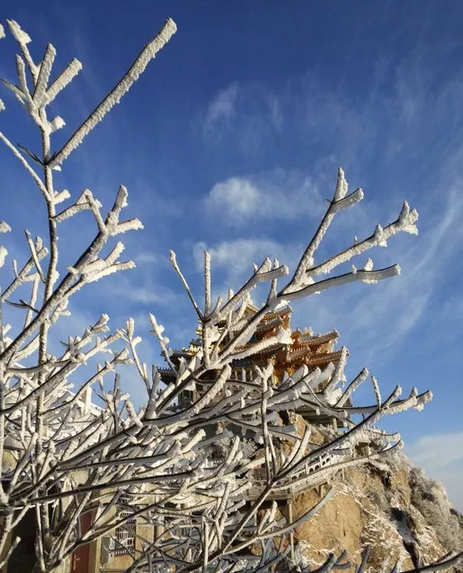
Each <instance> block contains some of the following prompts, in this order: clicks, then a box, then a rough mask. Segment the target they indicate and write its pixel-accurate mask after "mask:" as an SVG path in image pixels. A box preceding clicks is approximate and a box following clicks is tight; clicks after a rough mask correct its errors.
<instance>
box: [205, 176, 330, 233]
mask: <svg viewBox="0 0 463 573" xmlns="http://www.w3.org/2000/svg"><path fill="white" fill-rule="evenodd" d="M205 203H206V208H207V210H208V211H209V212H210V213H211V214H213V215H216V216H219V217H221V218H222V219H223V220H224V221H226V222H228V223H231V224H233V225H247V224H248V223H249V221H250V220H253V221H260V220H269V219H286V220H291V219H295V218H298V217H301V216H305V217H307V216H311V217H312V216H314V215H317V214H319V212H320V207H321V205H322V202H321V200H320V193H319V190H318V187H317V186H316V184H315V183H314V181H313V179H312V178H311V177H310V176H309V175H304V174H302V173H299V172H295V171H293V172H287V171H285V170H282V169H279V170H275V171H273V172H271V173H266V174H260V175H251V176H247V177H232V178H230V179H226V180H225V181H222V182H220V183H216V184H215V185H214V186H213V187H212V189H211V191H210V192H209V194H208V196H207V198H206V201H205Z"/></svg>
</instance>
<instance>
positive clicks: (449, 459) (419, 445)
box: [405, 432, 463, 511]
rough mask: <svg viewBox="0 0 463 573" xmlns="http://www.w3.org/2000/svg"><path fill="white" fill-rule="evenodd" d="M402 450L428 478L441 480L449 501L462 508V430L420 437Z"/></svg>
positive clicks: (459, 508) (462, 509)
mask: <svg viewBox="0 0 463 573" xmlns="http://www.w3.org/2000/svg"><path fill="white" fill-rule="evenodd" d="M405 451H406V453H407V455H408V457H409V458H410V459H411V460H412V462H413V463H414V464H416V465H418V466H420V467H422V468H423V469H424V470H425V472H426V474H427V475H428V476H429V477H431V478H433V479H438V480H439V481H442V483H443V484H444V486H445V488H446V490H447V493H448V496H449V499H450V501H451V502H452V504H453V505H454V506H455V507H456V508H457V509H458V510H459V511H463V485H462V484H463V432H454V433H442V434H430V435H427V436H422V437H421V438H419V439H418V440H417V441H416V442H415V443H414V444H411V445H407V447H406V450H405Z"/></svg>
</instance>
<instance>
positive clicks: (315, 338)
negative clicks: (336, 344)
mask: <svg viewBox="0 0 463 573" xmlns="http://www.w3.org/2000/svg"><path fill="white" fill-rule="evenodd" d="M338 338H339V332H338V331H337V330H336V329H333V330H330V331H329V332H326V333H325V334H311V333H305V334H302V335H301V336H300V338H299V340H300V342H304V343H306V344H308V345H311V346H313V345H318V344H324V343H325V342H331V340H336V339H338Z"/></svg>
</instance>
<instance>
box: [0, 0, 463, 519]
mask: <svg viewBox="0 0 463 573" xmlns="http://www.w3.org/2000/svg"><path fill="white" fill-rule="evenodd" d="M17 4H18V3H17V2H11V1H9V0H4V1H3V2H2V17H3V19H4V18H13V19H16V20H17V21H18V22H19V23H20V24H21V25H22V27H23V28H24V29H25V30H26V31H28V32H29V33H30V35H31V36H32V38H33V44H32V48H31V49H32V52H33V54H34V55H35V56H36V57H38V56H39V55H41V54H42V51H43V49H44V46H45V43H46V42H47V41H51V42H52V43H53V44H54V45H55V47H56V48H57V50H58V57H57V64H56V65H57V69H59V67H62V66H63V65H64V64H65V63H67V62H68V61H69V60H70V59H71V57H73V56H75V57H77V58H78V59H79V60H80V61H81V62H82V63H83V65H84V70H83V72H82V73H81V74H80V75H79V77H78V78H77V79H76V80H74V82H73V84H72V86H71V87H70V88H68V89H67V90H66V92H64V93H63V94H62V95H61V96H60V97H59V99H58V100H57V101H56V105H55V107H54V110H55V111H56V113H57V114H59V115H61V116H62V117H63V118H64V119H65V121H66V123H67V126H66V128H64V129H63V130H62V132H58V133H57V134H56V138H55V145H56V147H58V146H59V145H60V143H63V142H64V140H65V138H66V135H69V132H70V130H72V129H73V128H75V127H77V126H78V125H79V122H80V121H82V120H83V119H85V117H86V115H87V114H88V113H89V112H90V111H91V110H92V109H93V107H94V106H95V105H96V104H97V103H98V101H99V100H100V99H101V98H102V96H103V95H104V94H105V93H106V91H107V90H108V89H110V88H111V87H112V86H113V85H114V83H115V82H116V81H117V80H118V79H119V77H120V75H121V74H122V73H123V72H124V71H125V69H126V68H127V66H128V65H129V64H130V63H131V62H132V61H133V59H134V57H135V56H136V55H137V54H138V52H139V51H140V49H141V47H142V46H143V45H144V44H145V43H146V42H147V41H148V40H149V39H150V38H151V37H152V36H153V35H154V34H155V33H156V32H157V31H158V29H159V28H160V26H161V25H162V23H163V22H164V20H165V19H166V18H167V17H168V16H170V17H172V18H173V19H174V20H175V21H176V22H177V24H178V32H177V34H176V35H175V36H174V38H173V39H172V40H171V42H170V43H169V44H168V46H167V47H166V48H165V49H164V50H163V51H162V52H161V53H160V54H159V56H158V58H157V59H156V60H155V61H154V62H152V63H151V64H150V66H149V68H148V70H147V72H146V73H145V75H144V76H143V77H142V79H141V80H140V81H139V82H138V83H137V84H136V85H135V86H134V87H133V88H132V90H131V91H130V92H129V94H128V95H127V96H126V98H124V100H123V102H122V104H121V105H120V106H118V107H117V108H116V109H114V110H113V111H112V112H111V114H110V115H109V116H108V117H107V118H106V119H105V121H104V122H103V123H102V124H101V125H99V126H98V129H96V130H95V131H94V132H92V133H91V134H90V135H89V136H88V138H87V140H86V144H85V145H84V146H83V147H81V148H79V149H78V150H77V151H75V152H74V154H73V155H72V156H71V158H70V159H69V160H68V161H67V162H66V164H65V166H64V169H63V172H62V174H61V175H59V177H57V180H56V182H57V185H58V186H62V187H63V188H67V189H69V190H70V192H71V194H72V195H73V196H76V195H77V194H79V193H80V192H81V191H82V189H84V188H85V187H89V188H90V189H91V190H92V191H93V193H94V194H95V195H96V196H97V197H98V198H100V200H102V202H103V203H104V205H105V206H109V205H110V203H111V199H112V197H113V196H114V194H115V192H116V190H117V187H118V185H119V184H120V183H123V184H125V185H127V187H128V189H129V193H130V196H129V203H130V207H129V211H130V214H131V215H132V216H138V217H139V218H140V219H142V221H143V223H144V225H145V230H144V231H143V232H141V233H140V232H139V233H136V234H132V236H128V237H127V240H126V241H125V242H126V246H127V253H128V254H129V255H130V256H131V257H132V258H134V259H135V260H136V261H137V263H138V268H137V269H136V270H134V271H131V272H130V273H126V274H124V275H121V276H119V277H117V279H115V280H114V281H112V282H109V281H107V282H106V284H103V283H101V282H99V283H97V284H96V285H92V286H91V287H90V288H88V289H87V291H86V292H85V293H82V296H81V297H80V298H78V299H76V301H75V305H74V315H73V318H72V319H69V320H68V322H67V323H66V324H64V323H63V326H62V327H60V328H61V329H62V333H63V336H64V334H65V333H66V332H67V330H72V329H74V328H76V327H77V328H78V327H82V326H85V325H86V324H87V323H88V322H90V321H91V320H92V319H93V318H95V317H96V316H97V315H98V313H99V312H102V311H105V312H108V313H109V314H110V315H111V317H112V322H113V324H114V325H115V326H117V325H119V324H121V323H123V320H124V318H126V317H127V316H130V315H131V316H133V317H134V318H135V319H136V320H137V324H138V327H139V328H140V330H142V331H146V330H147V329H148V321H147V314H148V312H153V313H154V314H156V316H157V317H158V318H159V320H160V322H162V323H163V324H165V325H166V329H167V331H168V335H169V337H170V339H171V340H172V343H173V345H175V346H180V345H182V344H185V343H187V342H188V340H189V339H190V337H191V334H192V330H193V327H194V326H195V317H194V314H193V312H192V311H191V309H190V308H189V306H188V303H187V300H186V299H185V298H184V296H183V293H182V290H181V286H180V285H179V283H178V282H177V280H176V277H175V276H174V274H173V272H172V271H171V269H170V267H169V264H168V250H169V249H171V248H172V249H174V250H175V251H176V252H177V255H178V259H179V261H180V263H181V264H182V268H183V270H184V272H185V274H186V275H187V276H188V279H189V280H190V282H191V284H192V285H193V286H194V288H196V289H197V292H198V293H200V288H201V277H202V273H201V259H202V250H203V248H204V246H207V248H209V249H210V251H211V253H212V264H213V279H214V284H215V290H216V292H217V293H218V292H223V290H224V289H225V288H226V287H227V286H231V287H236V286H238V285H239V284H240V281H241V280H243V279H244V278H245V277H246V276H247V274H248V273H249V272H250V268H251V263H252V262H259V261H260V260H261V259H262V258H263V257H265V256H277V257H278V258H279V260H280V261H283V262H286V263H287V264H289V265H290V266H291V267H292V268H294V265H295V263H296V261H297V256H298V253H300V252H301V250H302V249H303V247H304V244H305V242H306V241H307V239H309V238H310V236H311V232H313V230H314V228H315V226H316V224H317V222H318V219H319V217H320V216H321V214H322V213H323V209H324V206H325V202H324V200H325V199H327V198H329V197H330V196H331V195H332V192H333V190H334V185H335V180H336V171H337V167H338V166H342V167H343V168H344V169H345V171H346V176H347V179H348V181H349V183H350V186H351V189H354V188H356V187H358V186H360V187H362V188H363V189H364V190H365V194H366V198H365V200H364V202H363V203H362V204H361V206H358V207H355V208H354V209H352V210H350V211H349V212H347V213H343V214H341V215H340V216H339V220H336V221H335V223H334V224H333V226H332V229H331V231H330V235H329V237H328V238H327V244H326V249H325V250H324V251H323V252H325V253H330V252H334V251H335V249H337V248H340V247H342V246H348V244H350V242H351V240H352V238H353V236H354V235H357V236H358V237H363V236H366V235H367V234H370V233H371V231H372V230H373V228H374V225H375V224H376V223H377V222H380V223H382V224H387V223H389V222H391V221H392V220H393V219H395V217H396V215H397V214H398V212H399V210H400V206H401V203H402V201H403V200H404V199H406V200H407V201H408V202H409V203H410V205H411V206H412V207H415V208H417V209H418V211H419V213H420V221H419V229H420V235H419V236H418V237H412V236H408V235H407V236H397V237H395V238H393V239H392V240H391V242H390V247H389V248H388V249H380V250H379V252H377V253H376V252H375V253H373V255H374V257H373V258H374V260H375V262H376V263H377V266H379V265H381V264H386V265H387V264H392V263H393V262H399V263H400V264H401V267H402V275H401V276H400V277H399V278H394V279H391V280H389V281H386V282H384V283H381V284H379V285H376V286H370V285H363V284H361V285H352V286H350V287H349V286H348V287H346V288H343V289H342V290H336V291H332V292H329V293H325V294H322V295H320V296H318V297H312V299H310V300H307V301H302V302H300V303H299V304H295V305H294V323H295V324H296V325H300V326H312V327H313V328H314V330H316V331H320V332H322V331H326V330H329V329H331V328H333V327H335V328H337V329H338V331H339V332H340V333H341V343H342V344H344V345H346V346H347V347H348V348H349V350H350V354H351V356H350V359H349V368H348V374H350V376H354V375H355V374H356V373H357V372H358V370H359V369H360V368H361V367H362V366H364V365H366V366H368V367H369V369H370V371H371V372H372V373H373V374H374V375H375V376H376V377H377V378H378V380H379V382H380V384H381V385H382V388H383V391H384V393H385V394H386V393H387V392H388V390H391V389H392V388H393V386H394V385H395V384H396V383H400V384H401V385H402V386H403V387H404V390H405V391H407V390H409V389H410V388H411V387H412V386H414V385H416V386H417V387H418V388H419V389H420V390H425V389H431V390H432V391H433V393H434V401H433V402H432V403H431V404H429V405H428V406H427V407H426V408H425V410H424V411H423V412H419V413H418V412H414V411H412V412H409V413H406V414H403V415H401V416H397V417H394V418H392V419H391V420H388V421H386V422H385V423H384V424H383V427H385V428H387V429H388V430H392V429H397V430H399V431H400V432H401V433H402V436H403V438H404V440H405V442H406V452H407V453H408V454H409V455H410V456H411V457H412V459H413V460H414V461H416V462H417V463H419V464H422V465H424V467H425V469H426V470H427V473H428V475H430V476H431V477H435V478H437V479H442V480H443V481H444V483H445V484H446V486H447V488H448V491H449V495H450V497H451V499H452V501H453V502H454V503H455V504H456V505H457V507H459V509H460V510H463V487H462V486H461V484H462V483H463V416H462V408H463V389H462V388H463V385H462V366H463V364H462V358H461V352H460V348H461V340H462V335H463V326H462V319H463V297H462V295H461V292H462V282H463V259H462V256H461V255H462V244H463V243H462V240H463V227H462V225H461V221H462V216H463V163H462V159H463V130H462V127H463V66H462V62H463V39H462V37H461V29H462V28H463V10H461V3H460V2H458V1H457V0H454V1H445V0H440V1H439V3H437V2H428V1H427V0H420V2H416V1H407V0H403V1H402V2H379V1H371V0H369V1H361V0H358V1H356V2H349V3H348V2H343V1H341V0H339V1H334V0H333V1H332V2H329V3H326V2H323V1H321V0H320V1H318V0H312V1H311V2H302V1H294V2H292V3H290V4H288V3H283V2H277V1H273V0H272V1H268V0H267V1H265V2H264V1H257V0H256V1H254V2H244V1H241V0H235V1H234V2H228V3H222V2H212V1H209V2H188V3H187V2H183V3H180V2H163V1H157V2H155V3H153V2H147V1H143V2H142V1H136V0H135V1H133V2H122V1H117V2H115V1H113V2H110V1H102V0H100V1H96V2H87V1H80V2H69V1H63V0H61V1H60V2H57V1H48V2H46V3H40V4H37V3H36V2H33V1H32V0H25V1H23V2H22V3H21V4H20V5H17ZM15 49H16V48H15V45H14V43H13V41H12V39H11V37H10V38H8V39H7V40H2V42H1V43H0V75H1V77H7V78H9V79H14V53H15ZM60 64H61V66H60ZM1 97H2V99H3V100H4V101H5V104H6V106H7V112H6V113H2V114H1V117H0V124H1V128H0V129H1V130H2V131H4V132H5V133H6V134H7V135H9V136H11V138H12V140H13V141H15V142H16V141H18V142H20V143H23V144H25V145H26V146H28V147H29V148H31V149H36V148H37V146H38V141H37V139H36V137H35V134H34V133H33V132H32V131H31V129H30V125H29V123H28V118H27V117H26V115H25V114H24V113H22V110H21V109H19V106H18V105H17V103H16V102H15V101H14V100H13V98H12V97H11V96H10V95H9V94H8V93H6V92H5V90H3V91H2V94H1ZM0 185H1V187H0V197H1V204H2V213H1V218H2V219H6V220H7V221H8V222H9V224H10V225H11V226H12V227H13V230H14V231H15V232H14V233H13V234H12V235H11V236H9V237H8V238H7V239H6V243H7V247H8V249H9V250H10V252H12V253H13V252H14V253H15V255H16V256H18V257H19V256H20V254H21V253H22V252H25V250H24V245H23V244H22V238H21V229H22V228H24V227H25V228H28V229H29V230H31V232H33V233H41V232H42V233H43V224H42V223H40V220H39V218H40V213H41V212H42V209H43V206H42V205H41V203H40V198H39V196H38V193H37V191H36V190H35V189H34V188H33V186H32V185H31V184H30V183H29V182H28V181H27V180H26V179H25V178H24V176H23V174H22V172H21V171H20V169H19V168H18V167H17V166H16V165H14V164H13V162H12V160H11V159H10V158H9V156H8V154H7V152H6V150H4V149H0ZM231 197H233V198H235V201H231V200H230V198H231ZM25 207H26V208H25ZM81 224H82V227H81V228H79V229H77V228H76V227H72V226H70V227H68V228H67V229H65V231H66V232H67V234H66V232H65V236H63V239H62V243H61V244H62V248H63V252H64V253H65V257H64V258H65V259H67V260H68V261H69V262H70V261H71V260H72V256H73V254H74V255H75V254H76V253H77V252H79V247H80V246H83V244H84V241H85V238H86V237H89V236H90V233H91V227H90V219H89V218H88V219H86V218H85V216H84V217H83V218H82V223H81ZM77 231H78V232H77ZM77 239H78V240H77ZM79 241H82V244H81V243H80V242H79ZM18 253H19V254H18ZM145 353H146V357H147V358H150V359H152V360H153V361H155V362H158V361H159V358H158V350H157V348H156V346H155V345H154V344H153V343H152V342H148V343H147V347H146V349H145ZM140 391H141V389H140ZM131 392H132V394H135V395H136V394H137V392H138V390H137V388H136V387H135V388H133V389H131ZM362 398H364V399H365V400H369V399H370V398H372V396H370V394H369V393H367V392H365V394H364V395H362Z"/></svg>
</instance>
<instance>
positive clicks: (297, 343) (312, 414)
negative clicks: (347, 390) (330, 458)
mask: <svg viewBox="0 0 463 573" xmlns="http://www.w3.org/2000/svg"><path fill="white" fill-rule="evenodd" d="M258 311H259V309H258V308H257V307H255V306H253V305H252V304H248V306H247V308H246V310H245V313H246V314H248V315H253V314H256V313H257V312H258ZM291 314H292V308H291V307H290V306H289V305H286V306H282V307H280V308H278V309H276V310H275V311H273V312H269V313H267V314H266V315H265V316H264V317H263V319H262V320H261V322H260V323H259V325H258V327H257V329H256V331H255V333H254V335H253V336H252V338H251V339H250V340H249V342H248V343H247V344H246V345H244V346H241V347H237V349H236V352H237V353H238V352H241V351H244V350H246V349H247V348H249V347H252V346H253V345H255V344H256V343H259V342H261V341H263V340H265V339H269V338H271V337H272V336H275V334H276V333H277V332H278V330H280V329H282V328H283V329H285V330H290V331H291V343H290V344H288V343H284V342H282V343H280V342H277V343H276V344H274V345H272V346H270V347H267V348H265V349H264V350H262V351H261V352H256V353H255V354H253V355H252V356H250V357H248V358H245V359H241V360H235V361H233V362H232V379H237V380H242V381H246V380H249V381H250V380H252V379H253V378H254V376H255V373H254V367H255V366H259V367H264V366H266V365H267V364H268V363H269V362H271V363H272V364H273V367H274V383H275V384H278V383H281V382H282V381H283V380H284V379H285V377H287V376H291V375H292V374H294V373H295V372H296V371H297V370H299V369H300V368H301V367H303V366H304V365H305V366H307V367H308V369H309V371H310V370H313V369H314V368H317V367H318V368H320V369H321V370H323V369H324V368H325V367H326V366H328V364H329V363H332V364H333V365H334V366H335V367H336V366H338V364H339V363H340V361H342V360H345V358H346V356H347V350H346V349H339V350H335V348H334V347H335V344H336V342H337V339H338V337H339V334H338V332H337V331H336V330H331V331H329V332H327V333H325V334H314V333H313V332H312V330H311V329H304V330H300V329H298V328H296V329H294V330H292V329H291ZM197 334H198V336H199V337H198V338H197V339H193V340H192V341H191V342H190V345H189V347H188V348H182V349H179V350H174V351H173V354H172V356H171V357H170V359H171V360H172V362H173V363H174V364H176V363H178V362H179V360H180V358H182V357H183V358H185V359H188V358H191V357H192V356H193V355H194V354H195V353H196V352H197V351H198V349H199V347H200V345H201V338H200V335H201V327H198V329H197ZM226 342H227V340H224V342H223V344H226ZM158 370H159V372H160V373H161V376H162V380H163V382H164V383H165V384H170V383H172V382H173V381H174V380H175V375H174V373H173V372H172V370H171V369H170V368H159V369H158ZM205 382H207V381H206V380H205ZM326 383H327V381H324V382H321V384H320V385H319V387H317V388H315V394H317V393H320V392H322V390H323V389H324V387H325V385H326ZM202 392H203V388H202V386H201V384H196V387H195V389H194V390H185V391H184V392H183V393H182V394H181V396H180V397H179V402H180V406H182V407H184V406H188V405H189V404H191V403H193V402H195V401H196V400H198V399H199V397H200V396H201V394H202ZM295 411H296V412H297V413H298V414H301V415H302V416H303V417H304V418H305V419H306V420H307V421H316V422H317V423H318V424H328V423H332V424H334V423H335V420H334V418H331V417H327V416H323V415H321V414H320V412H318V411H315V410H314V409H313V408H310V406H307V407H306V408H297V409H296V410H295Z"/></svg>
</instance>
